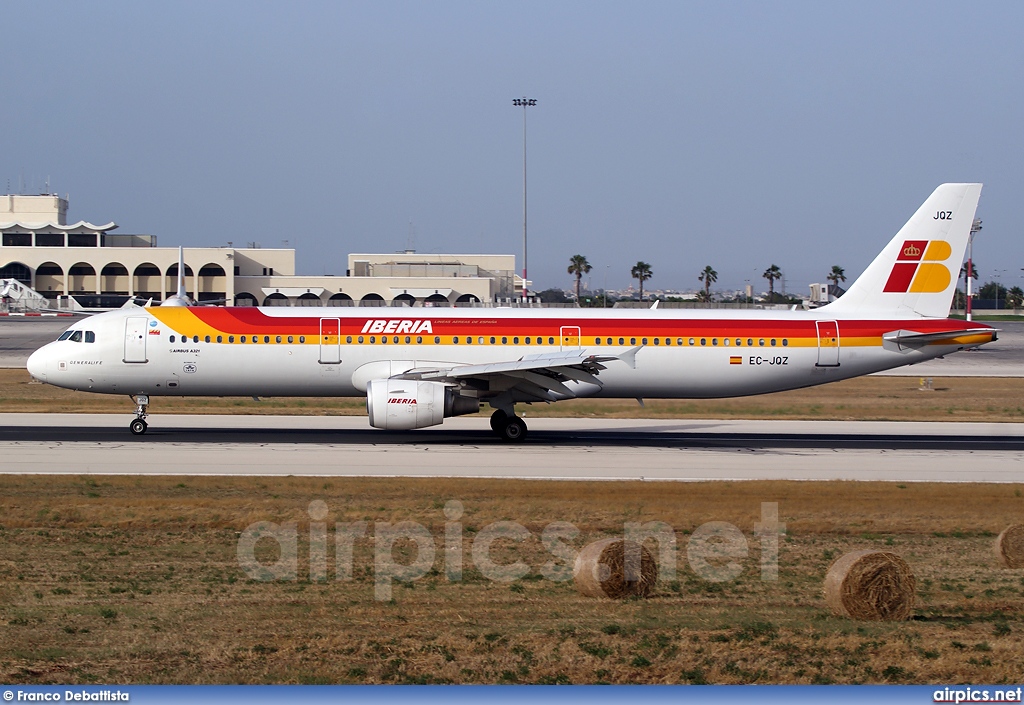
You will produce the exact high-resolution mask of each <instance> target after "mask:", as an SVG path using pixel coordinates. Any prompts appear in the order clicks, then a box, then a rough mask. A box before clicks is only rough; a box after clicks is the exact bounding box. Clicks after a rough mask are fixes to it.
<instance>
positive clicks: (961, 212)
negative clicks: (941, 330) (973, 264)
mask: <svg viewBox="0 0 1024 705" xmlns="http://www.w3.org/2000/svg"><path fill="white" fill-rule="evenodd" d="M980 196H981V184H942V185H941V186H939V187H938V188H937V189H935V191H934V192H932V195H931V196H929V197H928V200H926V201H925V202H924V205H922V206H921V207H920V208H918V209H917V212H916V213H914V215H913V216H912V217H911V218H910V220H908V221H907V224H906V225H904V226H903V227H902V228H900V231H899V232H898V233H896V237H894V238H893V239H892V240H890V241H889V244H888V245H886V246H885V249H884V250H882V253H881V254H880V255H878V257H876V258H875V260H874V261H873V262H872V263H871V264H870V265H869V266H868V268H867V269H866V270H865V271H864V273H863V274H861V275H860V277H858V278H857V281H855V282H854V283H853V285H852V286H851V287H850V289H849V290H848V291H847V292H846V293H845V294H843V296H842V298H840V299H839V300H838V301H834V302H833V303H831V304H829V305H828V306H825V307H823V310H824V309H827V310H828V311H829V313H830V314H831V315H836V314H844V313H847V312H848V313H850V314H858V315H875V314H879V315H890V316H927V317H934V318H945V317H947V316H948V315H949V308H950V306H951V304H952V303H953V292H954V290H955V289H956V283H957V279H958V278H959V272H960V264H961V262H963V258H964V252H965V251H966V250H967V240H968V238H969V237H970V234H971V223H973V222H974V214H975V211H976V210H977V208H978V198H979V197H980Z"/></svg>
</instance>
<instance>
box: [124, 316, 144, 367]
mask: <svg viewBox="0 0 1024 705" xmlns="http://www.w3.org/2000/svg"><path fill="white" fill-rule="evenodd" d="M148 326H149V319H148V318H147V317H145V316H129V317H128V318H126V319H125V321H124V358H123V359H124V361H125V362H149V360H147V359H146V335H147V332H146V329H147V328H148Z"/></svg>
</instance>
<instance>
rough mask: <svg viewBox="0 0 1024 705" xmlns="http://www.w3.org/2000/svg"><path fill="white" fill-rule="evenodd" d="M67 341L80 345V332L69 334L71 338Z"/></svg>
mask: <svg viewBox="0 0 1024 705" xmlns="http://www.w3.org/2000/svg"><path fill="white" fill-rule="evenodd" d="M68 340H70V341H71V342H72V343H81V342H82V331H80V330H76V331H75V332H73V333H72V334H71V337H70V338H68Z"/></svg>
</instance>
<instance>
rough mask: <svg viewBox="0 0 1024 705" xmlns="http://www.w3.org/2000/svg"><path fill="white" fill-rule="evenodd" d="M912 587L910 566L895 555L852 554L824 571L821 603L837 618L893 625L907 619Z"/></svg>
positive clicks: (855, 552) (881, 552)
mask: <svg viewBox="0 0 1024 705" xmlns="http://www.w3.org/2000/svg"><path fill="white" fill-rule="evenodd" d="M916 586H917V581H916V580H915V579H914V574H913V573H911V572H910V566H909V565H907V562H906V561H905V560H903V559H902V558H900V557H899V556H897V555H896V554H895V553H889V552H887V551H854V552H852V553H847V554H846V555H845V556H843V557H841V558H840V559H839V560H837V561H836V562H835V563H833V564H832V567H831V568H829V569H828V574H827V575H826V576H825V602H826V603H828V606H829V608H830V609H831V610H832V613H833V614H835V615H837V616H839V617H849V618H851V619H861V620H871V621H885V622H896V621H901V620H904V619H907V618H909V617H910V613H911V611H912V610H913V607H914V590H915V588H916Z"/></svg>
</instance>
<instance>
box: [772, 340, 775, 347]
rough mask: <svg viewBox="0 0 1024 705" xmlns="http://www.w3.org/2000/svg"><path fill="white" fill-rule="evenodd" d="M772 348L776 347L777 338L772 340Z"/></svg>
mask: <svg viewBox="0 0 1024 705" xmlns="http://www.w3.org/2000/svg"><path fill="white" fill-rule="evenodd" d="M772 347H773V348H774V347H775V338H772Z"/></svg>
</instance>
